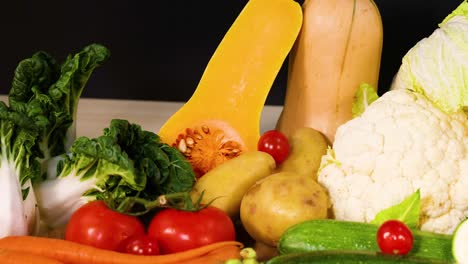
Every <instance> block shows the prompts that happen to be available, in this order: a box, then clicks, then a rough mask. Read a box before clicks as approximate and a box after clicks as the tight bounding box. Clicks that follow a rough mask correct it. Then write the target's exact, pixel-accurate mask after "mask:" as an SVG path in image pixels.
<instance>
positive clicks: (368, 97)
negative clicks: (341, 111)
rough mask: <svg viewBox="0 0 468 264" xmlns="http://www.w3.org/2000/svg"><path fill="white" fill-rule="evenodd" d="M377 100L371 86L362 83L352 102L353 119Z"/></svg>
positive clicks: (374, 90) (377, 96)
mask: <svg viewBox="0 0 468 264" xmlns="http://www.w3.org/2000/svg"><path fill="white" fill-rule="evenodd" d="M378 98H379V95H378V94H377V91H376V89H375V88H374V87H372V85H370V84H367V83H363V84H361V85H360V86H359V88H358V90H357V92H356V95H355V96H354V102H353V108H352V112H353V117H358V116H360V115H362V113H364V111H366V108H367V107H368V106H369V105H370V104H371V103H372V102H374V101H375V100H377V99H378Z"/></svg>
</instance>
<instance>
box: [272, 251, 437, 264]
mask: <svg viewBox="0 0 468 264" xmlns="http://www.w3.org/2000/svg"><path fill="white" fill-rule="evenodd" d="M306 263H307V264H309V263H324V264H326V263H333V264H337V263H340V264H347V263H352V264H358V263H369V264H380V263H382V264H384V263H400V264H417V263H419V264H420V263H426V264H436V263H437V264H439V263H440V264H442V263H446V262H443V261H438V260H432V259H426V258H418V257H410V256H396V255H383V254H379V253H376V252H369V251H354V252H346V251H313V252H303V253H291V254H286V255H280V256H277V257H274V258H272V259H270V260H269V261H267V262H266V264H306Z"/></svg>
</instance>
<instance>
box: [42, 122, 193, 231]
mask: <svg viewBox="0 0 468 264" xmlns="http://www.w3.org/2000/svg"><path fill="white" fill-rule="evenodd" d="M176 153H178V152H177V150H176V149H173V148H172V147H170V146H168V145H166V144H163V143H161V142H160V140H159V137H158V136H157V135H156V134H154V133H152V132H149V131H144V130H142V129H141V127H140V126H139V125H136V124H130V123H129V122H128V121H126V120H112V121H111V124H110V126H109V127H108V128H106V129H104V133H103V135H102V136H100V137H98V138H95V139H89V138H86V137H80V138H78V139H77V140H76V141H75V142H74V144H73V145H72V147H71V149H70V153H69V154H68V155H64V159H63V160H61V161H59V163H58V165H57V168H56V170H55V175H48V177H47V179H46V180H45V181H43V182H40V183H39V184H37V185H35V186H34V187H35V189H36V193H37V197H38V200H39V209H40V212H41V219H42V220H43V221H44V223H45V224H46V225H48V226H49V227H52V228H56V227H60V226H63V225H64V224H66V223H67V221H68V219H69V218H70V216H71V215H72V214H73V212H74V211H75V210H76V209H78V208H79V207H80V206H82V205H83V204H85V203H87V202H89V201H91V200H95V199H100V200H105V201H106V202H107V204H108V205H109V206H110V207H111V208H113V209H117V208H118V207H119V205H120V203H121V202H122V201H124V200H125V199H126V198H128V197H139V198H142V199H147V200H153V199H155V198H156V197H158V196H159V195H161V194H163V193H171V192H180V191H185V192H187V191H189V190H190V189H191V188H192V186H193V184H194V182H195V174H194V172H193V170H192V167H191V166H190V164H189V163H188V162H187V161H186V160H185V158H184V157H183V156H180V155H181V154H180V155H179V154H176ZM48 171H49V172H54V168H49V170H48ZM132 209H134V208H132Z"/></svg>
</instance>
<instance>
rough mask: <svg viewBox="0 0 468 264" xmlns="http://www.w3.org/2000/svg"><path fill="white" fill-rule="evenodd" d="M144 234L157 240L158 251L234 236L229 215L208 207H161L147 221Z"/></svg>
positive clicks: (188, 246) (177, 250)
mask: <svg viewBox="0 0 468 264" xmlns="http://www.w3.org/2000/svg"><path fill="white" fill-rule="evenodd" d="M148 235H149V236H150V237H153V238H156V239H157V240H158V244H159V249H160V251H161V253H162V254H169V253H175V252H180V251H185V250H188V249H193V248H197V247H200V246H204V245H208V244H211V243H214V242H220V241H230V240H235V238H236V234H235V230H234V224H233V222H232V220H231V218H230V217H229V216H228V215H227V214H226V213H225V212H223V211H222V210H220V209H218V208H216V207H212V206H208V207H206V208H204V209H201V210H199V211H196V212H189V211H182V210H177V209H172V208H168V209H164V210H162V211H161V212H159V213H157V214H156V216H155V217H154V218H153V219H152V220H151V223H150V225H149V229H148Z"/></svg>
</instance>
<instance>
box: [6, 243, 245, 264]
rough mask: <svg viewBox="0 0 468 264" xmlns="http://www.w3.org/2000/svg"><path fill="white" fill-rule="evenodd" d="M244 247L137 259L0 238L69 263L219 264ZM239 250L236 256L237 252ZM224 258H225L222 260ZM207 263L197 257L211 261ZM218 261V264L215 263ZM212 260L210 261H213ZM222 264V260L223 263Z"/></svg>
mask: <svg viewBox="0 0 468 264" xmlns="http://www.w3.org/2000/svg"><path fill="white" fill-rule="evenodd" d="M241 247H242V244H241V243H240V242H237V241H225V242H217V243H213V244H210V245H206V246H203V247H199V248H195V249H191V250H187V251H184V252H179V253H174V254H167V255H158V256H138V255H131V254H125V253H119V252H114V251H110V250H104V249H99V248H95V247H91V246H87V245H82V244H78V243H75V242H71V241H67V240H62V239H55V238H45V237H33V236H9V237H5V238H2V239H0V249H8V250H13V251H18V252H24V253H28V254H35V255H40V256H44V257H47V258H53V259H56V260H58V261H62V262H64V263H67V264H129V263H135V264H155V263H157V264H175V263H193V264H197V263H206V264H211V263H213V264H214V263H219V262H220V261H219V260H220V259H230V258H235V257H239V251H240V248H241ZM235 251H237V253H235ZM224 255H225V257H223V256H224ZM210 256H211V257H212V258H211V259H209V260H206V262H201V261H199V262H189V261H196V259H197V258H199V259H201V258H207V259H208V258H209V257H210ZM215 260H218V261H217V262H214V261H215ZM210 261H211V262H210ZM221 262H222V261H221Z"/></svg>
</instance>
